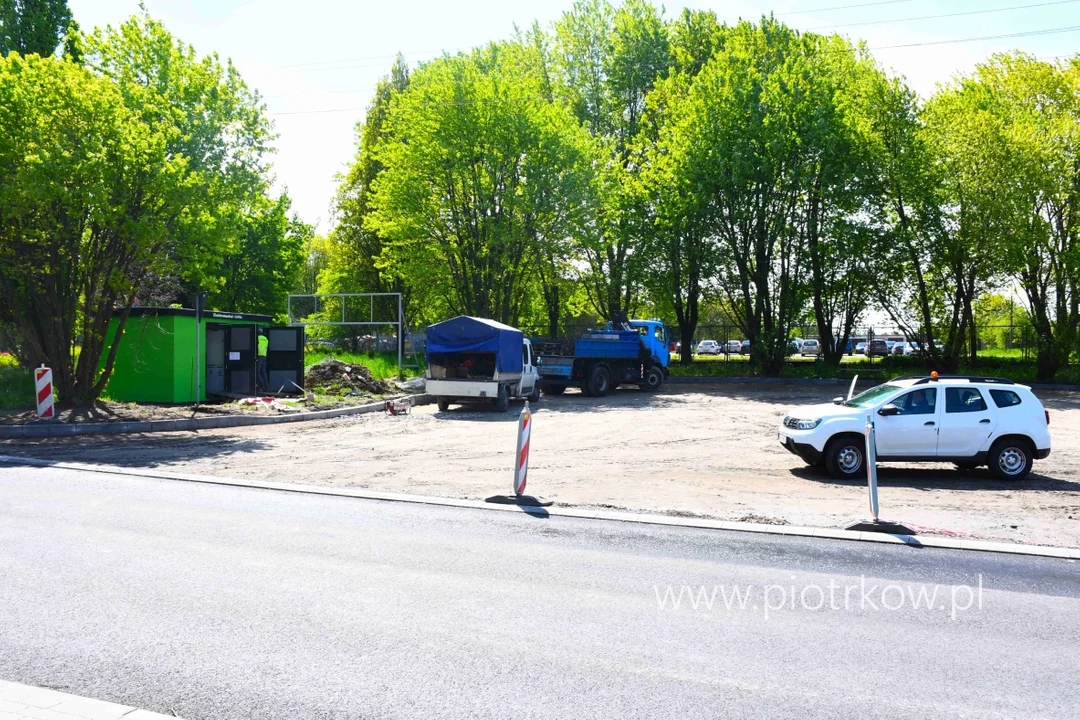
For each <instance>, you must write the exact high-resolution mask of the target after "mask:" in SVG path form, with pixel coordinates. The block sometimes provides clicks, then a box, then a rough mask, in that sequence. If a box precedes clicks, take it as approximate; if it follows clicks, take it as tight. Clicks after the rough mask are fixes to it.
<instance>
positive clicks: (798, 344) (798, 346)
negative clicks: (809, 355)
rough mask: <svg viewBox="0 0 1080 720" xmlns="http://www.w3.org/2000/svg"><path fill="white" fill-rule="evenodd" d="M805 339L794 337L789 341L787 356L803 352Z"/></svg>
mask: <svg viewBox="0 0 1080 720" xmlns="http://www.w3.org/2000/svg"><path fill="white" fill-rule="evenodd" d="M802 344H803V339H802V338H800V337H794V338H791V339H790V340H788V347H787V354H788V355H794V354H795V353H799V352H802Z"/></svg>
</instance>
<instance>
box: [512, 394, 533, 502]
mask: <svg viewBox="0 0 1080 720" xmlns="http://www.w3.org/2000/svg"><path fill="white" fill-rule="evenodd" d="M531 434H532V411H530V410H529V403H528V401H526V402H525V407H523V408H522V409H521V415H520V416H518V433H517V452H516V453H514V494H515V495H524V494H525V477H526V476H527V475H528V474H529V436H530V435H531Z"/></svg>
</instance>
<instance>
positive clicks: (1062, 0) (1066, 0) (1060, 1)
mask: <svg viewBox="0 0 1080 720" xmlns="http://www.w3.org/2000/svg"><path fill="white" fill-rule="evenodd" d="M1077 2H1080V0H1056V1H1055V2H1041V3H1035V4H1033V5H1014V6H1012V7H1003V8H990V9H989V10H966V11H964V12H955V13H945V14H943V15H922V16H919V17H908V18H897V19H895V20H867V21H863V22H853V23H843V24H841V25H819V26H818V27H812V28H807V31H808V32H817V31H818V30H833V29H835V28H847V27H859V26H863V25H893V24H895V23H902V22H915V21H917V20H938V19H941V18H953V17H962V16H965V15H986V14H989V13H999V12H1008V11H1010V10H1028V9H1030V8H1039V7H1050V6H1051V5H1073V4H1075V3H1077Z"/></svg>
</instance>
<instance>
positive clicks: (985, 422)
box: [979, 418, 990, 425]
mask: <svg viewBox="0 0 1080 720" xmlns="http://www.w3.org/2000/svg"><path fill="white" fill-rule="evenodd" d="M979 424H980V425H989V424H990V419H989V418H983V419H982V420H980V421H979Z"/></svg>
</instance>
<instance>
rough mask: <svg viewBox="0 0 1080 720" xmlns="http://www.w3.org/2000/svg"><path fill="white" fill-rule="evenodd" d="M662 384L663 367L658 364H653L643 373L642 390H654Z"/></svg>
mask: <svg viewBox="0 0 1080 720" xmlns="http://www.w3.org/2000/svg"><path fill="white" fill-rule="evenodd" d="M663 386H664V369H663V368H661V367H660V366H659V365H653V366H652V367H650V368H649V370H648V372H646V373H645V382H643V383H642V384H641V389H642V390H648V391H649V392H656V391H657V390H659V389H660V388H661V387H663Z"/></svg>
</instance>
